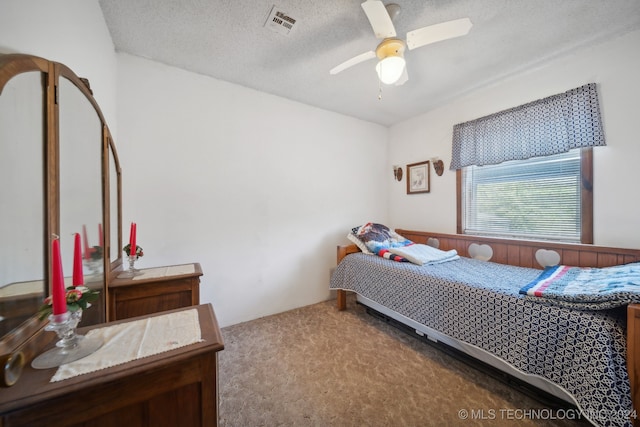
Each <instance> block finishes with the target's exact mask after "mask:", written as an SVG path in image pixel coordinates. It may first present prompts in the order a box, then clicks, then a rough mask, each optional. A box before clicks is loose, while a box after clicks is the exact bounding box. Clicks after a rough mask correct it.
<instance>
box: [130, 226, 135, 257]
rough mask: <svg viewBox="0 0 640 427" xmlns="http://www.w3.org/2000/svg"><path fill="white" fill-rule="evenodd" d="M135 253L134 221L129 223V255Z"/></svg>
mask: <svg viewBox="0 0 640 427" xmlns="http://www.w3.org/2000/svg"><path fill="white" fill-rule="evenodd" d="M135 254H136V223H135V222H132V223H131V231H130V232H129V256H135Z"/></svg>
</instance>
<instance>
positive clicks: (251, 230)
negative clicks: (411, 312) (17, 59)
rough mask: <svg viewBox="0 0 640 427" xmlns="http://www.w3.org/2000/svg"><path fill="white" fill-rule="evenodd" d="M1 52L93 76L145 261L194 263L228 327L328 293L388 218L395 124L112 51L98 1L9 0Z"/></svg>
mask: <svg viewBox="0 0 640 427" xmlns="http://www.w3.org/2000/svg"><path fill="white" fill-rule="evenodd" d="M0 52H4V53H10V52H17V53H28V54H33V55H37V56H41V57H44V58H46V59H49V60H54V61H58V62H61V63H63V64H65V65H67V66H69V67H70V68H71V69H72V70H74V71H75V72H76V73H77V74H78V75H80V76H81V77H87V78H89V80H90V81H91V86H92V89H93V91H94V95H95V98H96V99H97V101H98V103H99V104H100V106H101V109H102V111H103V113H104V115H105V118H106V119H107V122H108V123H109V127H110V128H111V131H112V132H113V133H114V135H115V142H116V146H117V147H118V153H119V156H120V160H121V164H122V168H123V183H124V189H123V190H124V191H123V192H124V200H123V215H124V221H125V224H124V227H123V230H125V231H124V233H125V235H124V236H123V240H124V241H125V242H127V241H128V228H129V227H128V225H129V221H136V222H137V223H138V243H139V244H140V245H141V246H142V247H143V248H144V249H145V257H144V258H142V260H141V262H139V263H138V264H139V267H152V266H157V265H163V264H165V265H166V264H176V263H182V262H200V263H201V264H202V267H203V270H204V276H203V278H202V285H201V301H202V302H203V303H207V302H211V303H213V305H214V307H215V310H216V313H217V316H218V320H219V322H220V324H221V325H227V324H231V323H236V322H240V321H244V320H249V319H253V318H256V317H260V316H264V315H267V314H271V313H276V312H279V311H283V310H287V309H291V308H294V307H298V306H303V305H306V304H311V303H315V302H318V301H321V300H324V299H326V298H328V297H329V291H328V280H329V270H330V268H331V267H332V266H334V265H335V246H336V245H337V244H343V243H346V242H347V240H346V238H345V235H346V231H347V230H348V228H350V227H352V226H354V225H357V224H359V223H361V222H363V221H367V220H376V221H381V222H386V220H387V203H386V197H387V187H386V186H387V182H388V180H387V179H385V177H386V176H387V175H390V173H388V171H387V170H386V153H387V141H388V129H387V128H384V127H382V126H378V125H374V124H371V123H367V122H362V121H358V120H355V119H352V118H349V117H345V116H341V115H338V114H334V113H330V112H327V111H323V110H319V109H316V108H311V107H308V106H305V105H302V104H298V103H295V102H291V101H288V100H285V99H281V98H277V97H274V96H270V95H266V94H263V93H259V92H256V91H252V90H249V89H246V88H243V87H240V86H234V85H231V84H228V83H224V82H221V81H217V80H214V79H211V78H206V77H203V76H200V75H196V74H193V73H188V72H185V71H181V70H178V69H174V68H170V67H166V66H163V65H160V64H157V63H153V62H150V61H146V60H142V59H139V58H134V57H130V56H127V55H119V56H117V55H116V54H115V53H114V50H113V43H112V41H111V38H110V36H109V33H108V30H107V28H106V24H105V22H104V18H103V16H102V13H101V10H100V7H99V4H98V1H97V0H60V1H55V2H52V1H49V0H2V2H0ZM118 63H119V64H118ZM116 109H117V110H118V111H117V113H116ZM117 120H121V121H122V123H123V125H122V126H120V123H118V126H117V127H118V128H117V129H116V121H117Z"/></svg>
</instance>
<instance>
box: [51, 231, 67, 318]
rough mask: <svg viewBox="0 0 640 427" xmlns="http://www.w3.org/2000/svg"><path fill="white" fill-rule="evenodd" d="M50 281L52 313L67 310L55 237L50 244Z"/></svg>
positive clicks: (58, 245) (57, 242)
mask: <svg viewBox="0 0 640 427" xmlns="http://www.w3.org/2000/svg"><path fill="white" fill-rule="evenodd" d="M51 246H52V247H51V266H52V273H53V275H52V277H51V279H52V281H51V294H52V304H53V314H54V315H55V314H63V313H66V312H67V297H66V291H65V289H64V276H63V274H62V258H61V256H60V241H59V240H58V239H55V240H54V241H53V243H52V245H51Z"/></svg>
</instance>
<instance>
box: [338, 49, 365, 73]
mask: <svg viewBox="0 0 640 427" xmlns="http://www.w3.org/2000/svg"><path fill="white" fill-rule="evenodd" d="M375 57H376V53H375V52H374V51H372V50H370V51H369V52H365V53H361V54H360V55H358V56H354V57H353V58H351V59H347V60H346V61H344V62H343V63H342V64H340V65H337V66H335V67H333V68H332V69H331V70H330V71H329V74H338V73H339V72H340V71H344V70H346V69H347V68H349V67H353V66H354V65H357V64H359V63H361V62H364V61H367V60H369V59H373V58H375Z"/></svg>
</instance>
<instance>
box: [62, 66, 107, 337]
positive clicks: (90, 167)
mask: <svg viewBox="0 0 640 427" xmlns="http://www.w3.org/2000/svg"><path fill="white" fill-rule="evenodd" d="M58 105H59V113H58V129H59V150H58V151H59V154H58V155H59V161H58V165H59V167H58V170H59V172H58V175H59V182H60V184H59V185H60V190H59V205H60V249H61V253H62V270H63V272H64V273H65V278H66V279H68V280H70V279H71V277H72V274H71V273H72V271H73V261H74V257H73V254H74V247H75V245H74V242H75V239H74V237H75V234H79V235H80V237H81V238H80V245H79V246H80V254H81V258H82V270H83V276H84V285H85V286H87V287H89V288H91V289H93V290H97V291H99V292H100V295H101V297H100V298H99V299H98V300H97V301H96V302H94V303H93V306H94V307H92V308H91V309H90V310H86V311H85V312H84V313H83V316H82V323H81V324H82V325H88V324H96V323H102V322H104V320H105V304H104V301H105V299H104V293H105V286H104V283H105V282H104V256H103V254H104V233H103V223H102V220H103V217H102V208H103V207H102V200H103V194H102V121H101V120H100V117H99V116H98V114H97V113H96V111H95V109H94V107H93V105H92V104H91V102H90V101H89V99H88V98H87V97H86V96H85V95H84V94H83V93H82V92H81V91H80V90H79V89H78V87H76V86H75V85H74V84H73V82H72V81H70V80H69V79H67V78H65V77H64V76H61V77H60V79H59V82H58ZM70 285H71V282H69V283H68V286H70Z"/></svg>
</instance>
